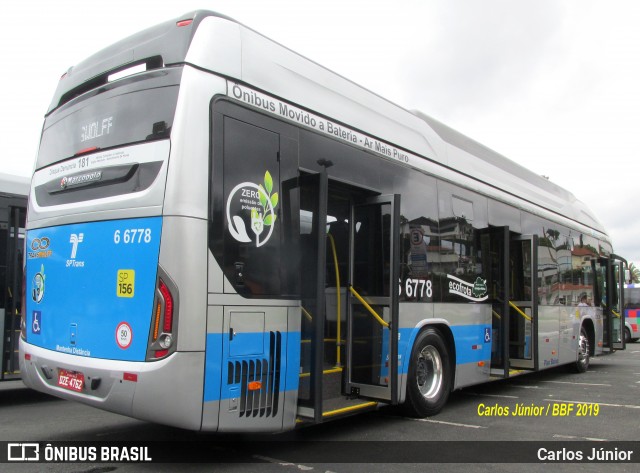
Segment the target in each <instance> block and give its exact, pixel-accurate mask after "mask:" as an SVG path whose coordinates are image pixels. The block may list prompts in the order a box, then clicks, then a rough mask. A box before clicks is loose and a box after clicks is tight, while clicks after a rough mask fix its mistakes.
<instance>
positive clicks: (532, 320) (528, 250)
mask: <svg viewBox="0 0 640 473" xmlns="http://www.w3.org/2000/svg"><path fill="white" fill-rule="evenodd" d="M509 261H510V263H509V279H508V281H509V286H510V290H509V301H508V304H509V364H510V367H511V368H519V369H537V368H538V366H537V365H538V363H537V361H538V356H537V352H538V349H537V348H538V347H537V341H538V302H537V295H538V287H537V280H538V274H537V262H538V236H537V235H520V236H514V237H512V238H511V242H510V245H509Z"/></svg>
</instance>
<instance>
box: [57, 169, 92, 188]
mask: <svg viewBox="0 0 640 473" xmlns="http://www.w3.org/2000/svg"><path fill="white" fill-rule="evenodd" d="M100 180H102V171H94V172H89V173H85V174H76V175H75V176H65V177H63V178H62V179H61V180H60V189H67V188H69V187H74V186H81V185H84V184H90V183H92V182H95V181H100Z"/></svg>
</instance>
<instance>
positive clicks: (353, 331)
mask: <svg viewBox="0 0 640 473" xmlns="http://www.w3.org/2000/svg"><path fill="white" fill-rule="evenodd" d="M351 215H352V217H351V238H350V240H351V284H350V286H349V291H350V299H349V301H350V303H349V315H348V338H347V353H348V356H347V392H348V393H349V394H350V395H354V396H359V397H366V398H368V399H376V400H383V401H389V402H391V403H392V404H396V403H397V395H398V390H397V380H398V362H397V360H398V279H399V273H398V261H399V254H400V245H399V235H400V232H399V218H400V196H399V195H391V196H378V197H374V198H369V199H366V200H365V201H363V202H358V203H356V204H354V205H353V207H352V212H351Z"/></svg>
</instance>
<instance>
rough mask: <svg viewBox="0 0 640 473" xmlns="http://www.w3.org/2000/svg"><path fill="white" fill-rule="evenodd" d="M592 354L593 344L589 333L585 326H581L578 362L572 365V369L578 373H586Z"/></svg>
mask: <svg viewBox="0 0 640 473" xmlns="http://www.w3.org/2000/svg"><path fill="white" fill-rule="evenodd" d="M590 356H591V345H590V341H589V334H588V333H587V330H586V329H585V328H584V327H580V338H579V339H578V353H577V358H576V362H575V363H574V364H573V365H571V368H572V371H574V372H576V373H584V372H585V371H587V370H588V369H589V360H590Z"/></svg>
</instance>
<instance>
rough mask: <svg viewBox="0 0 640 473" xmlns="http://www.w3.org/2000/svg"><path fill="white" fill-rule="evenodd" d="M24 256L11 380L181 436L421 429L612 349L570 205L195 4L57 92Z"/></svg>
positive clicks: (435, 127)
mask: <svg viewBox="0 0 640 473" xmlns="http://www.w3.org/2000/svg"><path fill="white" fill-rule="evenodd" d="M26 248H27V251H28V253H27V256H26V290H25V299H26V310H24V313H23V324H22V339H21V345H20V364H21V369H22V375H23V378H24V382H25V383H26V384H27V386H30V387H32V388H34V389H37V390H39V391H43V392H47V393H50V394H53V395H56V396H59V397H61V398H65V399H70V400H75V401H79V402H82V403H85V404H88V405H92V406H95V407H98V408H101V409H106V410H109V411H113V412H117V413H120V414H124V415H128V416H132V417H135V418H139V419H144V420H148V421H152V422H158V423H163V424H167V425H172V426H177V427H181V428H185V429H193V430H207V431H221V432H230V431H246V432H249V431H282V430H288V429H292V428H294V427H295V426H297V425H307V424H314V423H320V422H323V421H326V420H329V419H332V418H337V417H341V416H346V415H350V414H352V413H355V412H360V411H363V410H369V409H375V408H377V407H378V406H381V405H401V406H404V408H405V409H406V412H407V413H408V414H409V415H412V416H420V417H421V416H428V415H434V414H437V413H438V412H439V411H440V410H441V409H443V407H444V406H445V403H446V401H447V398H448V396H449V393H450V392H451V391H453V390H456V389H460V388H463V387H465V386H470V385H474V384H478V383H484V382H488V381H491V380H496V379H504V378H509V377H511V376H516V375H519V374H523V373H530V372H534V371H538V370H543V369H547V368H551V367H555V366H558V365H567V366H570V367H572V368H573V369H575V370H577V371H585V370H586V369H587V368H588V366H589V360H590V357H592V356H595V355H601V354H604V353H610V352H613V351H615V350H618V349H622V348H624V340H623V339H621V337H620V334H621V326H620V318H619V317H615V315H614V313H616V311H617V312H618V313H619V310H620V309H619V306H621V304H622V303H623V294H622V293H621V290H622V279H623V276H622V275H623V273H624V271H623V269H624V261H623V260H621V258H619V257H617V256H616V255H615V254H614V253H613V249H612V245H611V241H610V238H609V237H608V235H607V233H606V231H605V229H604V228H603V226H602V225H601V224H600V223H599V221H598V220H597V219H596V217H594V216H593V214H592V213H591V212H590V211H589V209H587V208H586V207H585V205H584V204H583V203H581V202H580V201H578V200H576V199H575V197H574V196H573V195H572V194H571V193H569V192H568V191H566V190H564V189H561V188H560V187H558V186H557V185H555V184H553V183H552V182H549V181H548V180H546V179H544V178H542V177H540V176H538V175H535V174H534V173H532V172H530V171H528V170H527V169H525V168H523V167H521V166H520V165H518V164H516V163H514V162H512V161H510V160H508V159H506V158H505V157H503V156H501V155H499V154H497V153H495V152H493V151H491V150H489V149H488V148H486V147H484V146H482V145H481V144H479V143H477V142H475V141H473V140H471V139H469V138H467V137H465V136H463V135H461V134H460V133H458V132H456V131H454V130H453V129H451V128H449V127H447V126H445V125H443V124H442V123H440V122H438V121H436V120H434V119H433V118H431V117H429V116H427V115H424V114H423V113H420V112H411V111H408V110H406V109H404V108H401V107H399V106H397V105H395V104H393V103H391V102H389V101H387V100H385V99H384V98H382V97H380V96H378V95H376V94H373V93H371V92H370V91H368V90H366V89H364V88H362V87H360V86H358V85H357V84H355V83H353V82H350V81H349V80H347V79H345V78H343V77H341V76H339V75H337V74H335V73H333V72H331V71H329V70H327V69H325V68H323V67H322V66H320V65H318V64H316V63H314V62H312V61H310V60H308V59H306V58H304V57H302V56H300V55H298V54H296V53H295V52H293V51H291V50H289V49H287V48H285V47H283V46H282V45H280V44H277V43H275V42H273V41H271V40H269V39H268V38H265V37H264V36H262V35H260V34H259V33H257V32H255V31H253V30H252V29H249V28H247V27H245V26H243V25H241V24H239V23H237V22H236V21H234V20H232V19H230V18H227V17H225V16H222V15H219V14H216V13H212V12H207V11H197V12H194V13H190V14H188V15H185V16H184V17H181V18H179V19H176V20H172V21H169V22H166V23H163V24H161V25H158V26H157V27H154V28H151V29H148V30H146V31H143V32H141V33H139V34H137V35H134V36H132V37H129V38H127V39H125V40H123V41H121V42H118V43H116V44H114V45H113V46H111V47H108V48H107V49H105V50H103V51H100V52H98V53H97V54H95V55H94V56H92V57H90V58H88V59H87V60H85V61H84V62H82V63H80V64H78V65H76V66H74V67H72V68H70V69H69V70H68V71H67V73H66V74H65V75H64V76H63V77H62V78H61V80H60V82H59V84H58V87H57V89H56V91H55V94H54V96H53V100H52V102H51V104H50V105H49V107H48V111H47V113H46V117H45V123H44V127H43V131H42V137H41V141H40V147H39V152H38V156H37V162H36V165H35V172H34V175H33V181H32V187H31V193H30V200H29V212H28V220H27V242H26ZM583 296H585V297H583Z"/></svg>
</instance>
